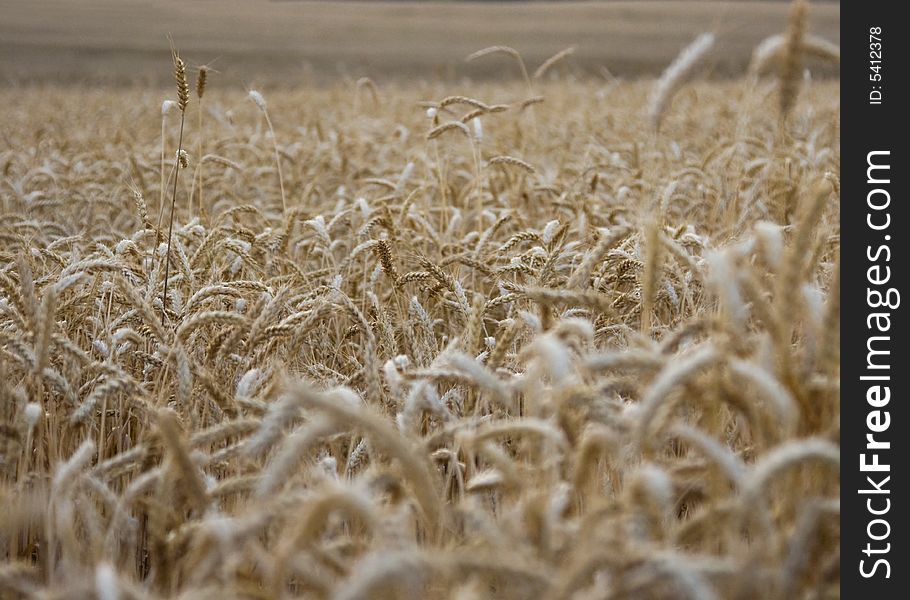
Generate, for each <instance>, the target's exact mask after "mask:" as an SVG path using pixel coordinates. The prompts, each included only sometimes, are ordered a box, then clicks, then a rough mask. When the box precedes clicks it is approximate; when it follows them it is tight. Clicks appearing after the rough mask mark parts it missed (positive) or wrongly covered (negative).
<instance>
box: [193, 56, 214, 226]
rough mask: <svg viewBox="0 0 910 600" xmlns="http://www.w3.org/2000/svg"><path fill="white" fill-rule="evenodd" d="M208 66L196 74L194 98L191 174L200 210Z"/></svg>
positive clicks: (203, 66) (200, 68)
mask: <svg viewBox="0 0 910 600" xmlns="http://www.w3.org/2000/svg"><path fill="white" fill-rule="evenodd" d="M209 70H210V69H209V67H208V66H206V65H202V66H201V67H199V72H198V73H197V74H196V98H198V99H199V102H198V103H197V104H196V114H197V115H198V119H199V120H198V123H199V125H198V130H199V131H198V133H197V135H196V160H197V162H196V171H195V173H194V174H193V183H194V187H195V182H196V181H197V179H198V181H199V209H200V210H202V163H203V161H202V156H203V154H202V132H203V129H202V97H203V96H204V95H205V86H206V83H208V76H209ZM189 215H190V218H192V217H193V193H192V192H191V193H190V201H189Z"/></svg>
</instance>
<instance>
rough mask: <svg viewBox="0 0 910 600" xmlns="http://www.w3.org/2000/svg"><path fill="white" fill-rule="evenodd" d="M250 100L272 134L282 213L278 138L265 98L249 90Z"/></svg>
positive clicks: (286, 208)
mask: <svg viewBox="0 0 910 600" xmlns="http://www.w3.org/2000/svg"><path fill="white" fill-rule="evenodd" d="M250 100H252V101H253V104H255V105H256V106H257V107H259V110H261V111H262V114H263V116H264V117H265V123H266V125H268V127H269V133H270V134H271V136H272V145H273V147H274V149H275V166H276V167H277V168H278V185H279V187H280V188H281V211H282V213H283V214H287V212H288V204H287V200H286V199H285V196H284V176H283V175H282V174H281V155H280V154H279V153H278V138H276V137H275V128H274V127H272V119H270V118H269V110H268V107H266V104H265V98H264V97H263V96H262V94H260V93H259V92H257V91H256V90H250Z"/></svg>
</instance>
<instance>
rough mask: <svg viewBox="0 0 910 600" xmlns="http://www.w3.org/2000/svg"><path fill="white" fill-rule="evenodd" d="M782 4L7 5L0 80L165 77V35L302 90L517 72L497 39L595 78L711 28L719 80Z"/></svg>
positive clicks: (772, 27) (826, 29) (834, 21)
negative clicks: (563, 58)
mask: <svg viewBox="0 0 910 600" xmlns="http://www.w3.org/2000/svg"><path fill="white" fill-rule="evenodd" d="M787 11H788V7H787V4H786V3H783V2H727V1H717V2H707V1H653V2H652V1H648V2H636V1H620V2H559V3H548V2H542V3H538V2H531V3H525V2H507V3H478V2H431V3H422V2H384V1H380V2H267V1H262V0H253V1H250V0H224V1H219V2H212V1H199V0H189V1H187V0H181V1H175V0H161V1H157V2H146V1H144V0H80V1H78V2H74V1H71V0H41V1H34V0H2V1H0V15H2V17H0V82H2V81H10V80H22V79H32V80H34V79H38V80H42V81H53V82H61V81H65V82H69V83H72V82H79V81H82V82H85V81H86V80H88V81H90V82H97V81H105V82H136V81H139V82H147V81H154V82H156V83H161V82H162V81H166V80H167V76H166V70H167V65H168V54H167V41H166V36H167V35H168V34H170V35H172V36H173V38H174V41H175V42H176V43H177V45H178V46H179V47H180V48H181V50H182V52H183V54H184V55H185V56H186V57H187V58H188V59H191V61H192V62H193V63H194V64H201V63H204V62H209V61H212V60H215V59H217V60H215V63H214V66H215V67H216V68H218V69H220V70H222V71H223V72H224V74H225V77H224V79H225V81H229V82H230V83H231V85H233V86H235V87H237V86H239V85H240V84H241V83H246V84H247V85H262V84H263V83H266V82H268V83H274V82H276V81H280V82H282V83H284V84H285V85H287V86H294V85H299V84H301V83H303V82H306V81H309V80H311V79H313V78H316V79H327V78H331V77H337V76H338V75H343V76H348V77H351V78H353V79H356V78H358V77H360V76H363V75H367V76H371V77H374V78H380V79H390V78H395V79H403V78H408V77H418V78H437V77H441V78H445V79H448V80H454V79H458V78H460V77H462V76H470V77H473V78H487V79H490V78H496V79H500V78H502V77H503V76H510V77H514V76H517V72H515V70H514V69H512V68H511V65H507V64H506V65H505V67H504V65H503V62H502V61H495V60H494V61H492V62H482V63H476V64H470V65H466V64H465V63H464V57H465V56H467V55H468V54H469V53H471V52H473V51H474V50H476V49H478V48H482V47H484V46H490V45H494V44H506V45H510V46H513V47H515V48H516V49H518V50H519V51H520V52H522V54H523V55H524V56H525V58H526V60H528V62H529V63H538V62H540V61H542V60H544V59H545V58H546V57H548V56H550V55H552V54H553V53H555V52H557V51H559V50H561V49H563V48H565V47H568V46H577V47H578V50H577V53H576V55H575V56H574V57H573V59H572V61H571V65H572V66H573V68H574V69H576V70H578V71H583V72H587V73H593V74H598V73H599V72H600V70H601V68H602V67H606V68H607V69H609V70H610V71H612V72H613V73H615V74H618V75H635V74H639V73H642V72H644V73H649V74H656V73H659V72H660V70H661V69H663V67H664V66H665V65H666V64H667V63H668V62H669V61H670V60H672V58H673V57H674V56H675V55H676V53H677V52H678V51H679V49H680V48H682V47H683V46H684V45H685V44H687V43H688V42H689V41H691V40H692V39H693V38H694V37H695V36H696V35H698V34H699V33H701V32H703V31H706V30H714V31H716V33H717V34H718V35H719V36H720V38H721V40H722V42H723V45H724V48H725V51H724V53H723V54H722V55H721V56H719V57H718V60H717V62H716V70H717V72H719V73H730V72H739V71H741V70H742V68H743V66H744V65H745V64H746V62H747V61H748V58H749V54H750V53H751V51H752V48H753V47H754V46H755V44H756V43H757V42H758V41H759V40H761V39H762V38H764V37H765V36H767V35H769V34H771V33H776V32H778V31H780V30H781V29H783V27H784V26H785V24H786V21H787ZM839 19H840V9H839V6H838V4H837V3H820V4H813V6H812V10H811V14H810V24H809V28H810V30H811V31H813V32H814V33H816V34H817V35H820V36H822V37H824V38H826V39H829V40H831V41H833V42H837V41H838V39H839V22H840V20H839Z"/></svg>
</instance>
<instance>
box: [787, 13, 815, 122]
mask: <svg viewBox="0 0 910 600" xmlns="http://www.w3.org/2000/svg"><path fill="white" fill-rule="evenodd" d="M808 12H809V5H808V3H807V2H806V1H805V0H794V2H793V7H792V8H791V9H790V22H789V25H788V26H787V39H786V42H785V44H784V49H783V53H784V54H783V64H782V66H781V70H780V115H781V118H782V119H786V118H787V115H789V114H790V111H791V110H793V106H794V105H795V104H796V97H797V96H798V95H799V87H800V84H801V82H802V66H803V59H802V56H803V38H804V37H805V35H806V17H807V15H808Z"/></svg>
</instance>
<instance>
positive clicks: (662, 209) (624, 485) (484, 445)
mask: <svg viewBox="0 0 910 600" xmlns="http://www.w3.org/2000/svg"><path fill="white" fill-rule="evenodd" d="M491 58H492V57H491ZM536 64H537V63H536V62H529V66H530V67H531V68H533V67H534V66H535V65H536ZM513 67H514V65H505V66H503V67H502V68H504V69H505V68H513ZM554 70H556V67H554ZM218 77H219V76H218V75H217V74H213V75H212V76H211V77H210V79H209V81H208V86H207V88H206V91H205V104H204V108H203V110H204V118H203V113H202V112H200V114H199V118H198V119H187V120H186V122H185V128H186V130H185V132H184V138H183V147H184V148H185V149H187V150H188V151H189V152H191V153H192V152H193V149H197V150H196V152H195V153H197V154H198V153H201V152H205V153H206V154H205V155H204V156H193V155H190V156H189V157H188V169H189V170H190V172H192V173H194V176H192V177H190V176H186V177H182V178H180V179H179V180H176V210H175V217H174V228H173V239H172V242H171V244H170V250H169V252H168V249H167V247H165V246H164V245H163V244H162V245H159V244H158V242H159V241H160V240H162V239H163V238H164V237H165V235H166V233H164V232H162V231H161V230H160V227H159V226H156V225H154V224H153V218H151V217H150V216H149V215H154V214H155V213H156V212H160V210H161V209H162V208H163V207H162V206H161V205H160V204H161V203H169V202H170V201H171V197H170V193H171V191H172V188H171V187H168V189H167V193H163V192H162V190H161V187H162V186H163V185H167V184H168V182H169V181H170V185H174V181H175V180H166V181H163V182H162V180H161V173H162V172H164V173H169V172H171V171H172V170H174V169H175V167H174V163H173V161H174V160H175V157H174V154H173V152H174V149H175V148H176V144H177V135H178V134H177V122H176V120H175V119H171V120H165V144H166V148H167V152H166V153H165V154H164V155H162V150H161V139H160V135H161V129H160V126H161V122H160V121H159V118H160V117H159V107H160V106H161V101H162V97H161V96H160V95H159V94H156V93H149V92H145V93H142V92H135V91H133V92H129V91H120V92H115V91H111V90H100V91H80V90H75V89H71V90H61V89H53V88H50V89H42V90H40V91H37V90H34V91H32V90H28V89H24V90H9V91H0V102H2V104H3V105H4V106H6V107H8V109H7V110H5V111H4V113H3V115H2V117H0V119H2V120H0V128H2V131H3V134H4V136H5V140H6V141H7V144H8V145H7V147H6V149H5V150H4V151H3V152H2V153H0V175H2V182H0V195H2V196H0V197H2V217H0V236H2V240H3V244H2V250H0V340H2V350H0V356H2V358H0V397H2V401H0V504H2V506H3V507H4V509H3V511H2V513H0V544H2V553H3V556H4V559H3V562H2V563H0V596H2V597H4V598H18V597H22V598H104V599H112V598H186V599H190V598H215V597H221V598H292V597H301V598H339V599H342V598H363V599H367V598H385V597H388V598H395V597H399V598H405V597H421V598H458V599H467V598H472V599H473V598H551V599H554V600H562V599H566V598H578V599H587V598H617V599H618V598H642V599H649V598H695V599H699V600H707V599H711V598H831V597H837V594H838V591H837V583H838V559H839V552H838V539H839V530H838V526H837V518H836V516H837V514H838V510H839V505H838V502H837V498H838V493H839V458H838V455H839V448H838V437H839V409H838V400H839V388H838V376H839V365H838V358H837V355H836V352H832V350H831V349H832V348H836V345H837V327H836V324H837V318H836V317H837V311H838V305H837V302H836V299H837V289H836V285H837V284H836V282H837V281H838V276H837V273H838V269H837V264H838V249H839V231H838V190H839V188H838V186H837V181H836V178H834V176H833V175H831V173H836V172H837V171H838V168H839V155H838V126H837V117H838V106H837V101H836V98H837V97H838V94H837V84H836V83H831V82H826V83H818V82H811V81H810V82H802V84H801V86H800V87H801V89H800V90H799V95H798V96H794V97H793V98H792V104H790V105H789V106H788V108H787V110H788V113H789V117H788V119H787V120H786V121H784V120H781V119H780V114H779V109H778V106H777V102H775V100H776V99H777V94H778V91H779V88H778V84H777V81H770V80H769V81H765V80H755V79H749V80H743V81H733V82H728V83H694V84H688V85H686V86H682V87H681V89H678V90H675V91H676V93H675V95H674V96H673V98H672V102H669V98H668V102H667V105H666V106H664V107H663V108H662V109H661V117H662V119H661V127H660V132H659V133H658V132H656V131H655V129H654V127H653V126H652V121H651V119H652V118H653V115H649V113H648V102H647V100H648V97H649V94H651V93H652V87H653V85H654V84H653V83H651V82H642V83H612V84H609V85H599V84H595V83H572V82H559V83H555V84H554V83H547V82H543V81H541V80H540V79H539V78H537V79H534V80H528V81H527V82H524V81H523V82H521V83H516V84H489V85H486V84H485V85H472V86H467V88H469V89H451V88H449V89H444V88H443V87H441V86H440V87H437V86H431V85H417V84H415V85H411V86H408V87H392V86H385V87H384V86H381V85H380V86H376V85H375V84H372V86H371V88H372V90H373V101H370V102H366V101H364V98H363V97H361V96H360V95H359V92H360V88H361V87H363V86H362V85H358V84H353V83H352V84H350V85H337V86H334V87H329V88H325V89H318V90H317V89H307V90H302V91H299V92H282V93H277V92H276V93H270V92H269V90H268V89H263V90H262V94H261V95H259V94H258V92H257V93H256V94H257V96H258V97H253V102H250V101H249V99H248V97H247V96H245V95H242V94H235V93H231V92H225V91H223V90H221V89H219V85H218V81H219V79H218ZM529 85H530V86H532V88H533V89H532V90H529V89H528V86H529ZM674 87H680V86H679V85H677V86H674ZM199 95H200V96H201V93H200V94H199ZM529 95H533V96H534V97H536V98H537V100H535V102H534V106H533V108H531V107H526V103H525V101H526V100H527V99H528V98H529ZM447 98H448V100H447ZM266 99H267V101H268V112H267V113H266V112H265V101H266ZM541 99H542V101H541ZM260 100H261V102H260ZM194 101H198V99H196V100H194ZM428 107H429V109H430V110H429V111H428V110H427V109H428ZM493 107H498V108H497V109H496V110H493ZM193 110H195V109H193ZM428 113H429V116H428ZM264 114H265V115H269V114H270V115H272V116H273V117H274V118H275V121H274V128H273V127H272V124H271V121H269V122H268V123H267V122H266V119H264V118H263V116H264ZM468 115H470V117H469V118H468V119H465V120H464V121H465V122H463V121H462V120H463V118H464V117H465V116H468ZM196 123H198V124H199V125H196ZM203 123H204V126H203ZM162 156H165V159H164V161H162ZM276 161H277V162H276ZM202 165H204V166H205V168H204V169H203V168H199V167H201V166H202ZM279 169H282V170H281V171H279ZM203 189H204V194H203V193H201V190H203ZM191 199H192V202H191ZM190 207H192V208H190ZM168 208H169V207H168ZM165 252H167V257H165V256H164V253H165ZM165 264H170V278H169V281H167V282H165V280H164V273H165V272H166V271H167V269H166V268H165V266H164V265H165ZM833 286H835V287H833ZM165 289H166V290H167V294H166V295H163V294H164V290H165ZM162 298H164V302H162Z"/></svg>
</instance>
